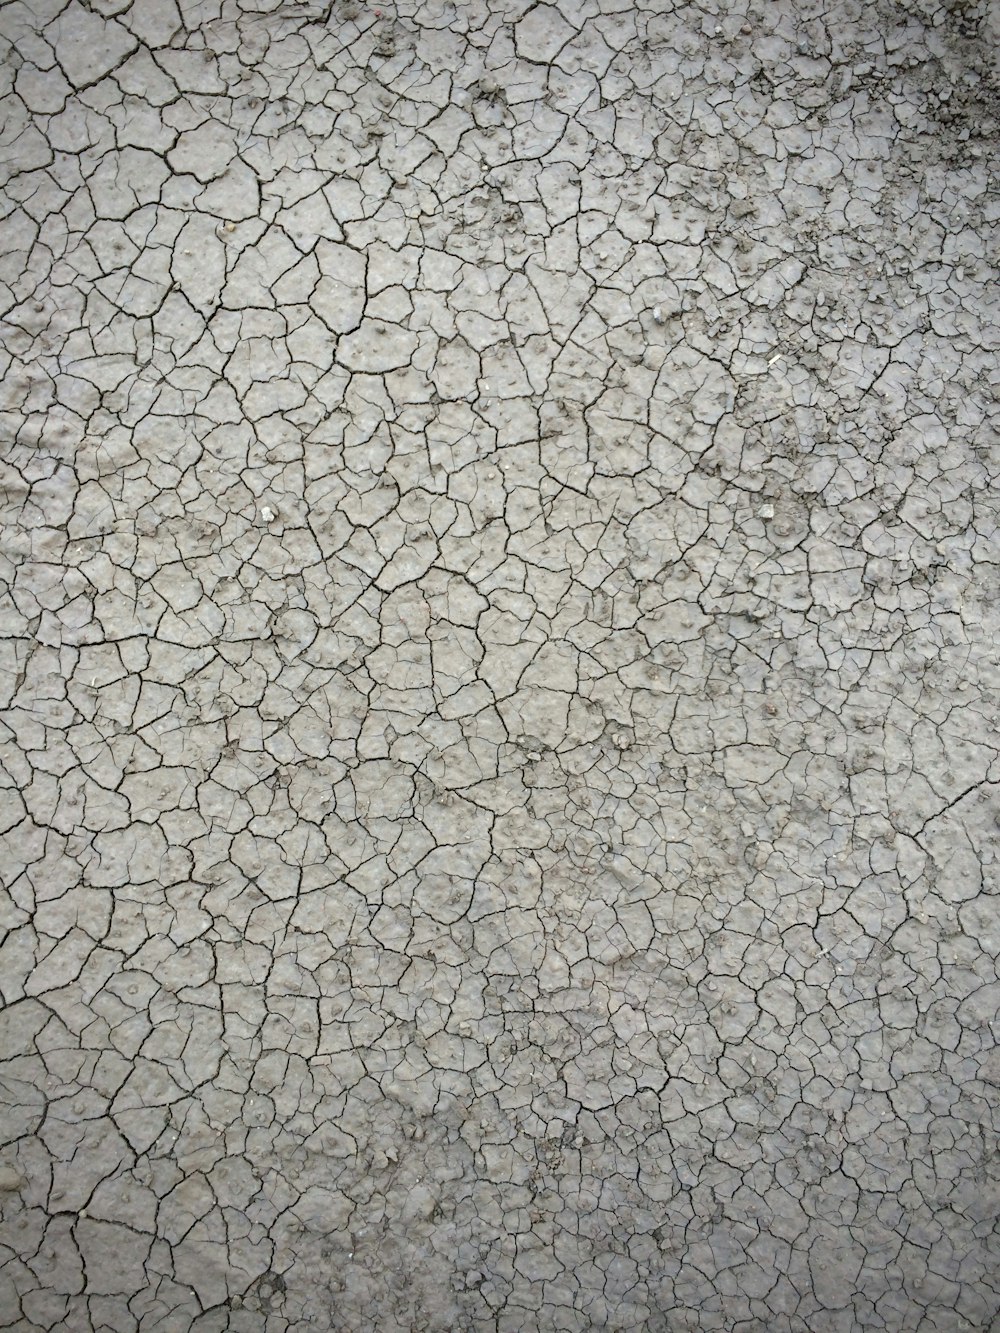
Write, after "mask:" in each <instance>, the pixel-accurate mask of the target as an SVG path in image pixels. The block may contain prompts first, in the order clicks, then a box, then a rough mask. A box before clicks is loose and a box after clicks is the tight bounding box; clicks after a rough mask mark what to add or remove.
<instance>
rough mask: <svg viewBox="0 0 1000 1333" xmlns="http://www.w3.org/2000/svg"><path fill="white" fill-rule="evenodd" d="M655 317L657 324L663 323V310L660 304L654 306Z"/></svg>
mask: <svg viewBox="0 0 1000 1333" xmlns="http://www.w3.org/2000/svg"><path fill="white" fill-rule="evenodd" d="M653 319H654V320H655V321H656V323H657V324H662V323H663V310H662V309H661V308H660V306H658V305H654V306H653Z"/></svg>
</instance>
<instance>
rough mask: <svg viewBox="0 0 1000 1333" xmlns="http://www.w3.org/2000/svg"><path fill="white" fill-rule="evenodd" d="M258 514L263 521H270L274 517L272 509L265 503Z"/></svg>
mask: <svg viewBox="0 0 1000 1333" xmlns="http://www.w3.org/2000/svg"><path fill="white" fill-rule="evenodd" d="M260 516H261V518H262V519H263V520H264V522H265V523H270V522H271V520H272V519H273V518H274V510H273V509H269V508H268V507H267V505H265V506H264V508H263V509H262V510H261V511H260Z"/></svg>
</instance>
